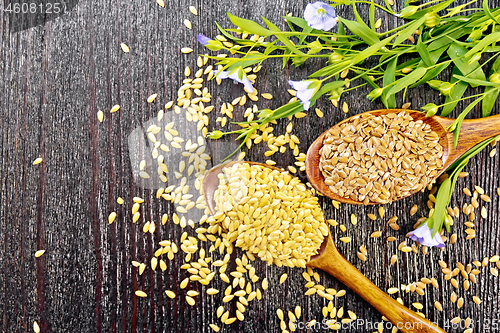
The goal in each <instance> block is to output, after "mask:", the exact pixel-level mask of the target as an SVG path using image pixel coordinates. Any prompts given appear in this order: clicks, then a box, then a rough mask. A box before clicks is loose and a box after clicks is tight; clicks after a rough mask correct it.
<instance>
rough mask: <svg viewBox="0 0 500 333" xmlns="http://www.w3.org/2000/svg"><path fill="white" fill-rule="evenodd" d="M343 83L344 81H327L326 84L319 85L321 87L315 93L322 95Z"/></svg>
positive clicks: (341, 85)
mask: <svg viewBox="0 0 500 333" xmlns="http://www.w3.org/2000/svg"><path fill="white" fill-rule="evenodd" d="M344 84H345V82H344V81H331V82H328V83H327V84H325V85H323V86H322V87H321V89H320V90H319V91H318V92H317V93H316V94H315V95H318V97H319V96H322V95H324V94H326V93H329V92H330V91H332V90H334V89H337V88H340V87H343V86H344Z"/></svg>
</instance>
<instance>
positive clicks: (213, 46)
mask: <svg viewBox="0 0 500 333" xmlns="http://www.w3.org/2000/svg"><path fill="white" fill-rule="evenodd" d="M205 47H206V48H207V49H209V50H211V51H219V50H220V49H222V47H223V45H222V43H221V42H220V41H219V40H217V39H212V40H210V41H208V42H207V44H206V45H205Z"/></svg>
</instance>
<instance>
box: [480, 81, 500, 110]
mask: <svg viewBox="0 0 500 333" xmlns="http://www.w3.org/2000/svg"><path fill="white" fill-rule="evenodd" d="M498 93H500V89H499V88H498V87H497V88H494V87H486V88H484V100H483V105H481V116H483V117H489V116H490V115H491V110H493V107H494V106H495V102H496V101H497V98H498Z"/></svg>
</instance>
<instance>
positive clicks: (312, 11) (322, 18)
mask: <svg viewBox="0 0 500 333" xmlns="http://www.w3.org/2000/svg"><path fill="white" fill-rule="evenodd" d="M304 19H305V20H306V21H307V25H309V26H310V27H311V28H314V29H318V30H324V31H328V30H330V29H331V28H333V27H334V26H335V25H337V15H336V14H335V9H333V7H332V6H330V5H328V4H326V3H324V2H321V1H318V2H315V3H310V4H308V5H307V6H306V9H305V10H304Z"/></svg>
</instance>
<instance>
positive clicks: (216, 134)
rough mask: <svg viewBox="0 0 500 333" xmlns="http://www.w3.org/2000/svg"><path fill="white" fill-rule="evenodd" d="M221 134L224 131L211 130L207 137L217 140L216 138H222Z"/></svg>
mask: <svg viewBox="0 0 500 333" xmlns="http://www.w3.org/2000/svg"><path fill="white" fill-rule="evenodd" d="M223 135H224V132H222V131H213V132H210V133H208V135H207V138H209V139H214V140H217V139H220V138H222V136H223Z"/></svg>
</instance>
